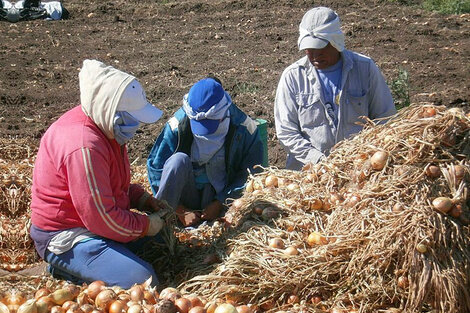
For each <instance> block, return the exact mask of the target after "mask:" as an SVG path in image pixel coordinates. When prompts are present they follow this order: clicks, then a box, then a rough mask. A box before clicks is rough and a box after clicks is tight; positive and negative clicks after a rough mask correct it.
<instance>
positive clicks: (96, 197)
mask: <svg viewBox="0 0 470 313" xmlns="http://www.w3.org/2000/svg"><path fill="white" fill-rule="evenodd" d="M82 156H83V164H84V167H85V171H86V175H87V180H88V185H89V187H90V192H91V195H92V197H93V201H94V203H95V206H96V208H97V210H98V213H99V215H100V216H101V219H102V220H103V221H104V222H105V223H106V225H107V226H108V227H109V228H110V229H111V230H113V231H114V232H116V233H118V234H120V235H122V236H126V237H127V236H136V237H138V236H140V232H137V231H132V230H129V229H126V228H124V227H122V226H121V225H119V224H117V223H116V222H115V221H114V220H113V219H112V218H111V217H110V216H109V214H107V213H106V209H105V207H104V205H103V202H102V199H101V197H100V191H99V188H98V185H97V183H96V178H95V174H94V171H93V165H92V163H91V157H90V150H89V149H87V148H82Z"/></svg>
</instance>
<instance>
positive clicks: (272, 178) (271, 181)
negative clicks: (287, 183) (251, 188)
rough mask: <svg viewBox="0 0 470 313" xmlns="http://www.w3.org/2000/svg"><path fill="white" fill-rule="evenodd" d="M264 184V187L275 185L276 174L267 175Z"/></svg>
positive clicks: (276, 180) (276, 184) (276, 181)
mask: <svg viewBox="0 0 470 313" xmlns="http://www.w3.org/2000/svg"><path fill="white" fill-rule="evenodd" d="M264 184H265V185H266V187H277V186H278V179H277V176H276V175H272V174H271V175H268V176H266V179H265V180H264Z"/></svg>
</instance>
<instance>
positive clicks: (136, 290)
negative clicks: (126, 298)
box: [129, 285, 144, 302]
mask: <svg viewBox="0 0 470 313" xmlns="http://www.w3.org/2000/svg"><path fill="white" fill-rule="evenodd" d="M129 294H130V295H131V300H133V301H136V302H139V301H142V300H143V299H144V289H143V288H142V286H140V285H134V286H132V287H131V289H130V290H129Z"/></svg>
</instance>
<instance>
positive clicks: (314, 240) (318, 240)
mask: <svg viewBox="0 0 470 313" xmlns="http://www.w3.org/2000/svg"><path fill="white" fill-rule="evenodd" d="M307 243H308V244H309V246H315V245H326V244H327V243H328V239H327V238H326V237H325V236H323V235H322V234H321V233H319V232H316V231H314V232H311V233H310V234H309V235H308V238H307Z"/></svg>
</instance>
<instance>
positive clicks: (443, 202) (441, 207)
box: [432, 197, 453, 213]
mask: <svg viewBox="0 0 470 313" xmlns="http://www.w3.org/2000/svg"><path fill="white" fill-rule="evenodd" d="M452 205H453V203H452V200H450V199H449V198H447V197H437V198H435V199H434V200H432V206H433V207H434V209H436V210H437V211H439V212H441V213H447V212H449V211H450V209H451V208H452Z"/></svg>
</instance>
